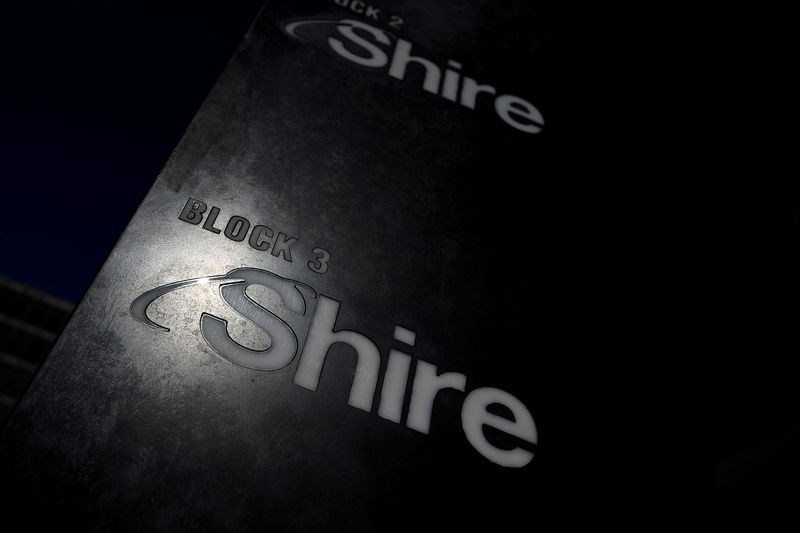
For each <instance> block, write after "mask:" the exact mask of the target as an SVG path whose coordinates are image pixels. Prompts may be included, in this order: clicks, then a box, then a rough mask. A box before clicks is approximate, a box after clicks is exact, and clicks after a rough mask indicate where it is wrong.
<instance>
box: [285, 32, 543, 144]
mask: <svg viewBox="0 0 800 533" xmlns="http://www.w3.org/2000/svg"><path fill="white" fill-rule="evenodd" d="M283 31H284V32H285V33H286V34H287V35H289V36H291V37H293V38H295V39H299V40H302V41H310V42H314V43H316V44H319V45H322V46H326V47H328V48H330V50H332V51H333V52H334V53H336V54H337V55H339V56H340V57H342V58H344V59H346V60H348V61H350V62H352V63H356V64H358V65H361V66H364V67H369V68H372V69H376V70H378V69H385V68H386V67H387V66H388V72H387V73H388V75H389V76H391V77H392V78H395V79H398V80H401V81H402V80H404V79H405V77H406V73H407V72H408V69H409V67H410V66H411V65H412V64H413V65H414V67H412V68H422V69H423V71H424V73H425V77H424V81H423V83H422V88H423V90H425V91H427V92H429V93H433V94H436V95H438V96H441V97H442V98H444V99H445V100H449V101H451V102H457V103H459V104H460V105H462V106H464V107H466V108H468V109H475V107H476V105H477V102H478V100H481V101H482V102H485V103H484V104H482V105H486V104H488V103H490V102H491V103H493V105H494V110H495V112H496V113H497V116H498V117H499V118H500V119H501V120H502V121H503V122H505V123H506V124H508V125H509V126H511V127H512V128H514V129H516V130H519V131H522V132H524V133H539V132H540V131H542V128H543V127H544V117H543V116H542V113H541V112H540V111H539V110H538V109H537V108H536V106H534V105H533V104H532V103H530V102H528V101H527V100H525V99H523V98H520V97H519V96H514V95H513V94H498V91H497V88H495V87H494V86H493V85H488V84H480V83H478V82H477V81H475V79H473V78H471V77H469V76H462V75H461V63H459V62H457V61H453V60H452V59H449V60H448V61H447V66H446V67H444V69H443V68H442V67H440V66H439V65H437V64H436V63H435V62H433V61H431V60H430V59H426V58H424V57H422V56H420V55H411V50H412V48H413V44H412V43H410V42H409V41H406V40H405V39H402V38H399V37H396V36H395V35H394V34H392V33H390V32H387V31H384V30H381V29H379V28H376V27H374V26H370V25H369V24H366V23H364V22H361V21H358V20H352V19H341V20H336V19H315V20H297V21H292V22H288V23H286V24H285V25H284V26H283ZM390 54H391V57H390ZM442 70H444V76H442ZM479 95H484V96H481V97H480V98H479Z"/></svg>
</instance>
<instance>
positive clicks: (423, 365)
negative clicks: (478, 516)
mask: <svg viewBox="0 0 800 533" xmlns="http://www.w3.org/2000/svg"><path fill="white" fill-rule="evenodd" d="M210 282H222V283H221V285H220V288H219V292H220V296H221V297H222V299H223V300H224V301H225V303H227V304H228V305H229V306H230V307H231V308H232V309H233V310H234V311H235V312H237V313H238V314H240V315H241V316H242V317H244V318H245V319H247V320H249V321H250V322H251V323H253V324H254V325H255V326H257V327H258V328H260V329H261V330H263V332H264V333H266V335H267V336H268V337H269V339H270V344H269V347H268V348H266V349H264V350H253V349H250V348H247V347H245V346H242V345H241V344H239V343H237V342H236V341H235V340H233V339H232V338H231V337H230V335H229V333H228V330H227V322H226V321H225V320H223V319H221V318H219V317H216V316H214V315H212V314H210V313H206V312H201V314H200V332H201V334H202V336H203V338H204V339H205V340H206V342H207V343H208V344H209V346H211V348H212V349H213V350H214V351H215V352H216V353H217V354H219V355H220V356H221V357H223V358H225V359H227V360H228V361H230V362H231V363H234V364H236V365H240V366H243V367H246V368H250V369H253V370H262V371H274V370H279V369H281V368H284V367H285V366H287V365H288V364H289V363H291V362H292V361H293V360H294V358H295V355H296V354H297V350H298V345H299V344H298V338H297V333H296V332H295V330H293V329H292V327H291V326H289V324H287V323H286V322H285V321H284V320H282V319H281V318H280V317H279V316H278V315H276V314H275V313H272V312H270V311H268V310H267V309H265V308H264V307H262V306H261V305H260V304H259V303H257V302H256V301H254V300H253V299H251V298H250V297H249V296H248V295H247V292H246V290H247V288H248V287H250V286H251V285H257V286H261V287H264V288H266V289H267V290H268V291H270V294H274V295H275V296H276V298H277V299H278V300H280V307H281V308H282V309H283V310H284V311H288V312H291V313H294V314H296V315H300V316H304V315H305V314H306V300H305V296H304V295H303V292H301V291H300V288H305V289H307V292H310V293H311V294H312V295H313V298H314V299H315V300H316V307H315V309H314V313H313V316H312V317H311V319H310V326H309V328H308V331H307V332H306V337H305V343H304V344H303V349H302V353H301V354H300V359H299V360H298V363H297V370H296V371H295V374H294V377H293V378H292V382H293V383H294V384H295V385H299V386H301V387H304V388H306V389H309V390H312V391H316V390H317V386H318V385H319V380H320V376H321V374H322V368H323V366H324V364H325V359H326V357H327V355H328V350H329V349H330V347H331V346H332V345H333V344H336V343H343V344H346V345H349V346H350V347H351V348H352V349H353V350H355V353H356V356H357V357H356V365H355V371H354V373H353V381H352V384H351V386H350V395H349V398H348V402H347V403H348V404H349V405H351V406H352V407H355V408H357V409H361V410H364V411H366V412H372V409H373V399H374V396H375V392H376V390H377V388H378V378H379V377H380V376H379V374H380V368H381V352H380V350H379V349H378V347H377V346H376V345H375V343H374V342H373V341H372V340H371V339H370V338H369V337H367V336H366V335H364V334H363V333H359V332H357V331H352V330H346V329H338V330H337V329H334V328H335V325H336V320H337V317H338V315H339V308H340V306H341V302H339V301H337V300H335V299H333V298H331V297H328V296H325V295H323V294H320V295H317V293H316V291H314V290H313V289H312V288H311V287H309V286H308V285H306V284H304V283H301V282H299V281H295V280H292V279H288V278H284V277H281V276H278V275H277V274H273V273H272V272H268V271H266V270H261V269H258V268H237V269H234V270H231V271H230V272H228V273H227V274H223V275H217V276H208V277H203V278H195V279H189V280H184V281H176V282H173V283H167V284H165V285H161V286H160V287H155V288H153V289H150V290H148V291H146V292H145V293H143V294H142V295H141V296H139V297H137V298H136V299H135V300H134V301H133V302H132V303H131V307H130V311H131V316H133V318H134V319H136V320H137V321H139V322H140V323H142V324H144V325H146V326H149V327H151V328H154V329H157V330H160V331H163V332H168V331H169V329H168V328H166V327H164V326H162V325H160V324H157V323H155V322H154V321H152V320H151V319H150V318H149V317H148V316H147V308H148V307H149V306H150V304H152V303H153V302H154V301H155V300H157V299H158V298H160V297H161V296H164V295H166V294H167V293H170V292H172V291H175V290H178V289H183V288H186V287H191V286H194V285H199V284H204V283H210ZM271 301H276V300H274V299H271ZM394 339H395V340H396V341H399V342H400V343H403V344H405V345H407V346H414V343H415V342H416V332H414V331H412V330H410V329H407V328H404V327H402V326H399V325H397V326H395V328H394ZM411 366H412V357H411V356H410V355H408V354H407V353H404V352H402V351H400V350H398V349H395V348H391V349H390V350H389V351H388V361H387V364H386V367H385V368H386V371H385V372H384V375H383V381H382V384H381V395H380V401H379V402H378V406H377V414H378V416H380V417H381V418H384V419H386V420H391V421H392V422H395V423H398V424H400V423H403V404H404V400H405V398H406V384H407V382H408V380H409V375H410V373H411ZM466 383H467V377H466V376H465V375H464V374H461V373H458V372H445V373H441V374H440V373H439V372H438V371H437V368H436V365H434V364H432V363H429V362H427V361H424V360H422V359H418V358H417V359H416V368H415V371H414V377H413V382H412V387H411V392H410V396H411V398H410V401H409V404H408V405H409V407H408V414H407V416H406V417H405V418H406V420H405V425H406V426H407V427H409V428H411V429H413V430H415V431H419V432H420V433H423V434H428V433H429V430H430V425H431V415H432V412H433V405H434V401H435V399H436V395H437V393H438V392H439V391H440V390H442V389H448V388H449V389H455V390H457V391H461V392H465V390H466ZM495 404H500V405H501V406H505V408H506V413H510V416H500V415H497V414H494V413H492V412H490V411H489V407H490V406H492V405H495ZM461 424H462V427H463V429H464V434H465V435H466V438H467V440H468V441H469V443H470V444H471V445H472V446H473V447H474V448H475V449H476V450H477V451H478V452H479V453H480V454H481V455H483V456H484V457H486V458H487V459H489V460H490V461H492V462H494V463H497V464H498V465H501V466H505V467H512V468H521V467H523V466H525V465H527V464H528V463H529V462H530V461H531V459H533V455H534V454H533V452H532V451H530V449H526V448H534V447H535V446H536V444H537V438H538V437H537V430H536V425H535V423H534V421H533V417H532V416H531V413H530V411H529V410H528V409H527V407H525V405H524V404H523V403H522V402H521V401H520V400H519V399H517V398H515V397H514V396H512V395H511V394H509V393H508V392H506V391H504V390H501V389H497V388H493V387H482V388H476V389H473V390H471V391H470V392H469V393H468V394H467V395H466V396H465V397H464V401H463V404H462V407H461ZM485 426H489V427H491V428H493V429H494V430H497V431H501V432H503V433H505V434H507V435H510V436H512V437H515V438H516V439H518V440H519V441H521V442H519V445H516V444H514V445H511V446H510V449H509V446H504V447H500V446H496V445H495V444H493V443H492V442H491V441H490V440H489V439H488V438H487V437H486V435H485V433H484V427H485Z"/></svg>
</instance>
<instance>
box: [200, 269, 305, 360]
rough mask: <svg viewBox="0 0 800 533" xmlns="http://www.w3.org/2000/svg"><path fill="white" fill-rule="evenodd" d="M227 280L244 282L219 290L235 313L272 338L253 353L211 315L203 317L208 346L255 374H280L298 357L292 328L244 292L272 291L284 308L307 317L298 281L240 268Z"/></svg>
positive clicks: (202, 326)
mask: <svg viewBox="0 0 800 533" xmlns="http://www.w3.org/2000/svg"><path fill="white" fill-rule="evenodd" d="M226 277H229V278H237V279H243V280H244V281H237V282H234V283H228V284H225V285H222V286H220V294H221V295H222V298H223V299H224V300H225V302H226V303H227V304H228V305H230V306H231V307H232V308H233V310H234V311H236V312H237V313H239V314H240V315H242V316H243V317H245V318H246V319H248V320H250V321H251V322H253V323H254V324H255V325H257V326H258V327H259V328H261V329H262V330H264V331H265V332H266V333H267V335H269V338H270V346H269V348H267V349H265V350H251V349H249V348H245V347H244V346H242V345H241V344H239V343H237V342H236V341H234V340H233V339H232V338H231V337H230V335H229V334H228V329H227V326H228V323H227V321H225V320H223V319H221V318H218V317H216V316H214V315H211V314H209V313H203V314H202V316H201V317H200V331H201V333H202V334H203V338H205V340H206V342H208V344H209V345H210V346H211V348H213V349H214V351H216V352H217V353H218V354H219V355H221V356H222V357H224V358H225V359H227V360H228V361H230V362H232V363H235V364H237V365H240V366H244V367H247V368H252V369H254V370H278V369H279V368H283V367H285V366H286V365H288V364H289V363H291V362H292V360H293V359H294V356H295V355H296V353H297V336H296V335H295V333H294V331H293V330H292V328H291V327H289V325H288V324H287V323H286V322H284V321H283V320H281V319H280V318H279V317H278V316H276V315H274V314H273V313H270V312H269V311H267V310H266V309H264V308H263V307H261V306H260V305H258V304H257V303H256V302H254V301H253V300H251V299H250V298H249V297H248V296H247V294H245V291H246V290H247V287H249V286H250V285H261V286H264V287H267V288H269V289H272V290H273V291H275V292H276V293H277V294H278V296H280V299H281V302H282V306H283V307H284V308H285V309H288V310H290V311H292V312H294V313H297V314H300V315H303V314H305V311H306V308H305V299H304V298H303V294H302V293H301V292H300V291H299V290H298V288H297V286H298V285H302V284H301V283H299V282H297V281H293V280H290V279H286V278H282V277H280V276H278V275H276V274H273V273H271V272H267V271H266V270H260V269H257V268H237V269H234V270H231V271H230V272H228V274H227V275H226Z"/></svg>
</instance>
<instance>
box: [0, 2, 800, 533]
mask: <svg viewBox="0 0 800 533" xmlns="http://www.w3.org/2000/svg"><path fill="white" fill-rule="evenodd" d="M260 5H261V2H260V1H256V0H250V1H246V2H245V1H242V2H225V3H221V2H220V3H217V4H211V3H195V2H185V1H177V2H165V3H162V4H158V5H156V4H155V3H152V4H151V3H140V2H137V3H131V4H130V5H117V4H111V5H107V4H105V3H102V4H101V3H99V2H98V3H85V2H84V3H66V4H61V3H54V2H52V3H43V2H39V3H28V4H25V6H14V7H12V8H8V7H4V8H3V12H2V17H1V18H0V20H2V22H0V27H1V28H2V30H1V31H0V47H1V49H2V52H1V53H0V54H1V55H0V57H1V58H2V64H1V65H0V68H1V69H2V71H1V72H2V77H1V80H2V81H1V82H0V83H1V86H0V117H2V123H0V178H1V179H0V182H1V183H2V192H1V193H0V195H1V196H0V198H2V202H0V209H2V214H3V220H4V221H5V224H4V225H3V231H2V232H0V250H1V252H0V254H2V255H0V257H1V258H2V259H1V260H0V274H1V275H4V276H7V277H9V278H13V279H17V280H19V281H22V282H24V283H26V284H29V285H31V286H33V287H36V288H39V289H41V290H44V291H46V292H49V293H52V294H54V295H56V296H59V297H61V298H63V299H66V300H68V301H71V302H77V301H78V300H79V299H80V297H81V295H82V294H83V292H84V290H85V289H86V287H87V286H88V285H89V283H90V281H91V279H92V277H93V276H94V274H95V272H96V271H97V269H98V268H99V267H100V265H101V263H102V261H103V260H104V258H105V256H106V255H107V254H108V252H109V251H110V249H111V248H112V246H113V244H114V242H115V240H116V239H117V237H118V236H119V234H120V232H121V231H122V229H123V228H124V226H125V224H126V222H127V221H128V220H129V218H130V217H131V216H132V215H133V211H134V209H135V208H136V206H137V205H138V204H139V202H140V201H141V199H142V198H143V197H144V195H145V193H146V192H147V189H148V187H149V185H150V183H151V182H152V181H153V179H154V178H155V176H156V175H157V173H158V171H159V169H160V167H161V166H162V164H163V163H164V162H165V161H166V159H167V157H168V156H169V153H170V151H171V150H172V148H173V147H174V146H175V144H176V143H177V141H178V139H179V138H180V135H181V134H182V132H183V130H184V129H185V128H186V126H187V125H188V123H189V121H190V120H191V118H192V116H193V114H194V113H195V111H196V110H197V108H198V107H199V106H200V104H201V103H202V100H203V98H204V97H205V95H206V94H207V92H208V90H209V89H210V88H211V85H212V84H213V82H214V80H215V79H216V77H217V75H218V74H219V72H220V71H221V70H222V68H223V67H224V65H225V63H226V61H227V59H228V57H229V56H230V55H231V53H232V52H233V50H234V48H235V47H236V45H237V43H238V41H239V39H240V37H241V36H242V34H243V33H244V31H245V30H246V28H247V27H248V25H249V23H250V21H251V20H252V19H253V18H254V17H255V15H256V13H257V11H258V9H259V7H260ZM607 15H608V14H607ZM576 17H577V18H580V17H579V16H578V15H576ZM612 19H613V20H612ZM789 19H790V18H789V17H788V14H787V13H781V12H769V11H767V10H763V9H762V10H759V11H753V10H750V9H748V8H745V7H743V8H739V10H738V11H736V10H733V9H732V8H730V7H729V8H728V10H727V11H725V12H714V13H700V12H684V13H674V12H673V13H666V12H663V13H662V12H648V13H643V12H625V13H618V14H611V15H610V16H607V17H606V18H602V19H595V20H594V22H595V25H594V26H593V27H592V30H591V32H589V33H587V34H585V35H584V37H583V40H580V41H576V44H575V54H574V57H575V58H578V59H580V60H581V61H584V62H585V63H581V61H576V63H575V67H574V68H575V70H576V71H575V72H574V76H575V77H574V80H575V83H574V85H575V86H578V85H580V88H581V89H583V91H576V94H578V95H580V96H581V97H586V98H587V99H586V100H584V101H581V102H577V101H576V107H577V108H579V109H588V108H593V109H592V111H593V113H592V114H591V115H590V116H591V117H592V119H594V118H598V117H599V118H601V119H602V120H603V121H604V122H603V123H604V125H605V127H604V128H599V129H596V130H595V129H592V128H588V131H584V132H581V133H580V134H579V135H578V137H580V139H579V141H582V142H577V143H576V159H580V158H589V156H590V155H591V156H595V155H597V156H598V157H597V159H596V160H594V161H596V165H592V164H590V163H589V162H585V161H584V163H583V164H582V165H581V168H582V169H583V170H585V171H587V172H588V171H590V170H592V171H594V172H596V175H597V177H598V180H600V181H610V182H611V183H613V184H614V185H610V186H609V189H607V190H604V193H605V194H607V195H608V196H614V198H615V200H614V201H613V202H610V203H609V205H612V206H614V207H615V208H616V209H615V212H613V213H606V215H607V216H608V219H609V220H611V221H613V224H606V227H608V226H609V225H615V227H618V228H623V231H622V232H621V233H620V236H619V237H618V239H617V242H618V245H617V248H615V249H614V250H613V251H611V253H624V254H626V255H625V257H626V258H627V257H630V258H631V260H632V262H640V263H645V264H647V265H653V264H656V265H659V266H660V268H659V269H658V271H659V272H660V275H659V276H657V279H648V280H640V279H639V278H638V277H636V276H632V278H631V279H632V280H633V279H635V280H636V282H637V283H638V282H640V281H641V282H642V283H643V285H642V287H643V289H642V291H643V293H644V296H642V297H641V303H642V305H643V306H645V307H643V309H657V310H658V312H657V313H654V314H653V322H655V323H654V324H652V327H653V331H658V332H659V333H658V334H657V335H661V336H663V337H664V339H663V341H664V342H663V343H662V342H659V341H660V340H661V339H659V338H655V339H654V338H653V337H648V342H646V343H643V345H642V358H649V359H650V360H649V363H648V365H649V366H648V368H656V369H661V371H663V376H667V377H668V378H675V380H674V381H671V382H670V381H669V380H668V379H662V380H659V383H661V382H663V381H668V382H669V383H667V384H666V386H664V387H661V388H659V389H658V392H659V394H661V397H660V398H659V403H658V406H659V409H661V410H660V411H657V412H658V413H662V412H663V413H668V412H669V413H670V415H669V416H666V417H665V418H664V419H663V424H662V425H658V424H656V428H654V429H653V431H652V434H648V435H647V436H646V437H640V439H641V442H644V441H645V440H646V441H648V442H650V441H652V440H659V439H661V440H663V441H664V442H665V443H667V446H666V448H667V449H673V450H675V452H676V455H677V456H678V457H680V458H681V461H676V460H674V459H665V456H666V455H667V453H668V452H663V450H662V452H659V453H656V452H653V453H649V452H648V453H644V452H642V451H641V450H639V451H638V453H637V454H636V459H637V460H642V461H643V462H642V469H643V470H644V472H645V474H644V475H643V477H646V476H647V475H652V476H655V477H656V478H658V476H659V475H660V474H661V473H663V471H664V470H666V469H667V468H672V467H673V466H674V465H675V464H676V463H680V464H681V465H682V468H683V470H681V471H682V472H685V478H684V483H683V484H681V482H680V479H675V476H672V477H671V478H670V482H669V483H670V484H669V490H665V491H664V492H669V491H683V492H688V493H691V494H693V495H694V496H693V501H694V502H695V504H696V505H697V507H698V508H699V509H701V510H705V511H707V516H706V517H707V518H709V517H710V519H711V520H712V521H714V522H716V523H717V524H718V525H724V526H725V529H726V530H728V531H740V530H741V531H779V530H782V529H781V526H780V525H779V524H781V523H787V522H786V521H787V520H789V519H790V518H791V515H790V513H789V511H790V510H791V508H792V506H793V502H796V501H797V500H798V489H797V482H798V481H800V461H799V460H798V459H797V454H796V453H794V451H795V450H796V449H798V445H800V423H798V415H797V413H796V406H797V405H800V398H799V396H800V394H798V387H797V385H796V381H797V379H796V374H795V373H793V372H792V366H793V365H792V364H791V363H792V362H793V359H794V358H795V357H796V356H797V344H798V342H797V340H798V339H797V338H796V337H797V331H798V328H797V323H798V310H797V302H798V296H800V281H799V280H800V276H798V272H800V248H798V245H800V241H799V240H798V231H799V229H800V215H798V213H799V211H798V203H797V199H798V183H797V179H796V178H797V174H798V172H797V171H798V165H797V157H796V154H797V150H796V148H795V146H796V145H795V135H793V129H794V126H795V118H796V117H797V113H796V110H797V104H796V100H795V97H796V94H798V93H797V91H796V87H795V85H794V84H792V83H791V82H790V79H791V77H792V74H793V70H794V65H795V63H796V60H795V58H794V55H793V51H794V50H796V49H797V46H796V45H797V43H796V39H794V38H793V37H792V28H791V26H790V24H789ZM565 20H570V19H565ZM601 21H602V22H601ZM606 23H608V25H607V26H606V25H605V24H606ZM576 26H578V27H581V28H582V26H581V23H578V22H576ZM572 31H573V33H574V34H575V35H578V34H580V33H581V32H580V31H578V30H577V29H573V30H572ZM588 35H591V36H592V37H593V38H594V37H596V38H597V39H598V40H591V39H589V38H588ZM584 46H585V49H584V48H583V47H584ZM584 64H585V65H587V69H586V70H585V71H581V68H582V67H583V65H584ZM587 116H589V115H587ZM578 147H580V148H581V149H583V148H586V149H587V151H586V152H581V151H580V150H579V149H578ZM610 159H613V161H612V162H611V163H612V164H610V165H609V160H610ZM610 169H613V171H612V170H610ZM595 187H598V186H597V185H595ZM598 189H599V187H598ZM620 209H622V211H620ZM589 214H592V215H595V214H598V215H600V216H602V215H603V213H602V209H600V208H598V207H597V206H594V207H592V208H589V207H588V206H587V218H589V217H588V215H589ZM587 223H588V221H587ZM630 228H634V229H630ZM634 260H635V261H634ZM637 264H639V263H637ZM652 285H655V286H658V287H659V289H658V290H655V291H653V292H650V293H648V289H647V287H649V286H652ZM666 289H669V291H667V290H666ZM673 289H674V292H673ZM665 292H670V293H671V297H669V298H664V299H663V300H661V299H660V298H661V297H663V296H664V293H665ZM653 359H657V362H656V363H655V364H652V360H653ZM627 371H629V372H632V373H633V375H634V376H635V377H634V378H633V379H634V380H639V381H641V383H642V385H641V387H642V388H647V385H648V383H647V377H646V376H645V377H643V376H640V375H637V374H636V370H635V368H633V369H631V368H629V369H627ZM650 371H652V370H650ZM670 385H672V386H670ZM626 401H628V402H637V401H639V400H637V398H627V399H626ZM654 416H655V415H654ZM622 448H623V449H624V445H622ZM684 459H685V461H684ZM689 472H691V474H690V473H689ZM662 496H663V494H662ZM677 501H684V500H682V499H680V498H679V499H678V500H677ZM675 511H676V512H679V510H677V509H676V510H675ZM654 519H655V520H656V521H657V520H658V517H657V516H656V517H654ZM791 524H795V525H796V519H791V520H789V521H788V525H787V526H786V527H787V528H788V529H787V530H791V529H793V528H792V526H791Z"/></svg>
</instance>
